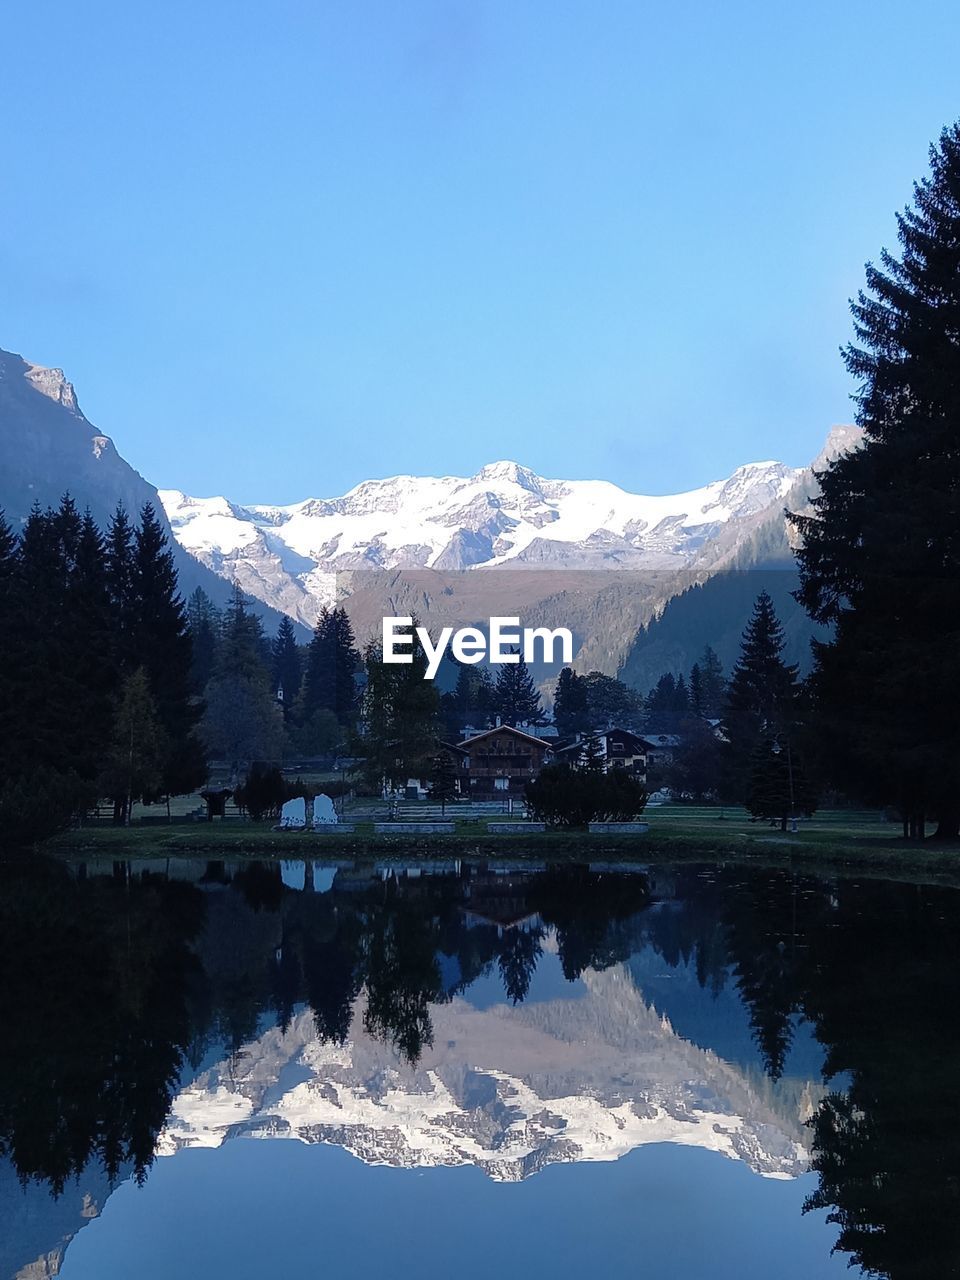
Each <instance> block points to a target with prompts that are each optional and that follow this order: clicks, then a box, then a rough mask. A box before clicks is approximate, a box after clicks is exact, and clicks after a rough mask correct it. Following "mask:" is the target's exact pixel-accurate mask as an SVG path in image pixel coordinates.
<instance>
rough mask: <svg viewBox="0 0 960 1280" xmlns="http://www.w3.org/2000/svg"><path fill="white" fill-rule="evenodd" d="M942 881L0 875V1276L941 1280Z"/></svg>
mask: <svg viewBox="0 0 960 1280" xmlns="http://www.w3.org/2000/svg"><path fill="white" fill-rule="evenodd" d="M958 925H960V893H958V892H956V891H954V890H951V889H946V888H940V887H931V886H917V885H906V884H895V883H886V882H880V881H866V880H865V881H862V882H859V883H857V882H852V881H839V882H833V881H830V882H828V881H818V880H814V879H811V878H809V877H803V876H797V875H793V874H791V873H788V872H770V871H744V870H743V869H739V868H738V869H730V868H727V869H724V868H721V867H716V866H702V867H698V866H689V865H684V866H678V867H662V866H657V867H651V868H644V867H634V868H604V867H601V866H593V867H589V866H564V867H554V868H548V867H542V868H535V867H532V866H531V865H530V864H529V863H527V864H523V863H513V864H511V863H510V861H509V860H506V859H505V860H503V861H502V862H498V863H489V862H488V863H483V864H469V863H459V862H458V863H452V862H451V863H449V864H443V865H441V864H437V863H432V864H424V865H421V866H416V865H406V866H401V865H390V866H386V865H382V866H381V865H378V864H376V863H374V862H372V861H371V862H364V863H356V862H353V861H342V862H339V863H338V862H335V861H334V860H331V861H328V862H315V863H306V864H305V863H303V862H285V863H278V862H250V861H239V860H238V861H236V862H234V863H231V862H204V861H190V860H171V861H169V862H168V861H166V860H158V861H156V862H151V861H143V860H137V861H133V862H129V863H128V862H123V861H119V862H107V861H104V862H87V863H85V864H71V865H64V864H59V863H52V862H50V863H48V862H40V863H35V864H31V865H28V866H26V867H24V866H14V865H7V866H4V865H2V864H0V963H2V975H3V988H2V994H0V1025H2V1026H3V1027H4V1029H5V1036H4V1041H5V1044H4V1052H3V1054H2V1055H0V1280H12V1278H13V1277H17V1278H18V1280H41V1278H43V1277H50V1276H58V1275H59V1276H63V1277H65V1278H66V1280H114V1278H116V1280H120V1278H121V1277H128V1276H133V1275H136V1276H138V1277H142V1278H144V1280H154V1278H155V1280H172V1277H180V1276H203V1277H206V1278H208V1280H217V1278H219V1277H224V1278H226V1277H229V1278H230V1280H248V1278H249V1280H254V1278H255V1277H256V1278H260V1277H267V1276H275V1275H277V1276H286V1275H291V1276H308V1277H312V1276H320V1275H325V1274H328V1273H331V1272H336V1273H337V1274H338V1275H340V1276H344V1277H354V1276H356V1277H360V1276H378V1275H383V1276H395V1275H396V1276H410V1277H438V1278H439V1277H445V1278H446V1277H450V1276H451V1275H457V1276H462V1277H474V1276H476V1277H480V1276H490V1275H494V1274H496V1275H498V1276H500V1277H513V1276H521V1275H524V1276H526V1275H527V1274H529V1273H530V1272H531V1271H532V1270H534V1269H536V1270H538V1271H543V1272H545V1273H546V1274H549V1275H550V1276H551V1277H554V1278H556V1280H565V1278H566V1277H582V1276H585V1275H589V1276H591V1277H598V1278H602V1277H619V1276H635V1275H645V1276H652V1277H659V1278H663V1280H704V1278H706V1277H716V1278H717V1280H724V1278H726V1277H730V1278H731V1280H733V1278H734V1277H737V1278H739V1280H754V1278H755V1280H768V1278H772V1277H783V1278H784V1280H792V1278H793V1277H797V1278H798V1280H799V1278H800V1277H803V1278H804V1280H816V1278H817V1277H830V1276H839V1275H846V1274H849V1272H848V1271H847V1264H848V1262H852V1263H853V1267H854V1274H856V1273H857V1272H858V1271H859V1270H860V1269H864V1270H866V1271H868V1272H869V1273H871V1274H876V1275H881V1276H888V1277H890V1280H906V1278H908V1277H909V1278H913V1277H917V1278H918V1280H919V1278H921V1277H922V1278H926V1277H931V1278H933V1277H949V1276H951V1275H958V1274H960V1262H958V1258H960V1254H958V1249H960V1226H958V1219H960V1201H958V1178H957V1174H958V1150H960V1148H958V1142H960V1102H958V1085H957V1067H958V1065H960V1037H958V1031H957V1021H956V1010H957V1008H958V1007H960V1000H958V996H960V971H958V967H957V963H956V944H957V938H958Z"/></svg>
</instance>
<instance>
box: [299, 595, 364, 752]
mask: <svg viewBox="0 0 960 1280" xmlns="http://www.w3.org/2000/svg"><path fill="white" fill-rule="evenodd" d="M359 664H360V659H359V654H358V652H357V648H356V642H355V640H354V635H353V627H352V626H351V624H350V619H349V617H348V616H347V612H346V610H345V609H344V608H342V607H338V608H335V609H329V608H327V607H326V606H324V608H323V609H321V611H320V617H319V618H318V619H317V625H316V627H315V628H314V631H313V638H312V639H311V641H310V645H309V647H308V649H307V655H306V664H305V670H304V675H303V687H302V691H301V696H300V700H299V703H298V705H297V712H296V714H297V718H298V719H299V721H300V723H301V724H305V723H307V721H308V720H309V719H310V718H311V717H312V716H314V715H315V714H316V713H317V712H318V711H332V712H333V714H334V715H335V716H336V717H337V719H338V721H339V722H340V724H341V725H343V726H344V728H352V726H353V724H354V721H355V720H356V715H357V703H358V695H357V685H356V680H355V676H356V673H357V670H358V668H359Z"/></svg>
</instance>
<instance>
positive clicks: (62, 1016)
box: [0, 863, 203, 1192]
mask: <svg viewBox="0 0 960 1280" xmlns="http://www.w3.org/2000/svg"><path fill="white" fill-rule="evenodd" d="M202 919H203V915H202V901H201V899H200V895H199V894H198V892H197V890H196V889H193V888H189V887H185V886H182V885H167V884H163V883H155V882H150V881H148V882H147V883H145V884H141V885H137V886H128V885H127V884H126V883H125V882H124V881H121V880H114V879H110V878H107V879H104V880H100V881H96V882H90V883H87V884H78V883H76V882H75V881H74V880H72V879H71V878H70V877H69V876H68V875H67V874H66V872H65V871H64V869H63V868H61V867H59V866H56V865H55V864H47V863H39V864H37V865H34V866H33V867H32V868H31V869H30V872H29V874H22V873H21V872H19V871H18V870H17V869H16V868H14V867H11V866H2V867H0V972H2V973H3V982H2V983H0V1026H2V1027H3V1041H4V1045H5V1051H4V1053H3V1054H0V1153H2V1154H4V1155H6V1156H7V1157H9V1159H10V1160H11V1161H12V1163H13V1165H14V1167H15V1169H16V1170H17V1172H18V1173H19V1175H20V1176H21V1177H22V1178H24V1179H27V1178H31V1177H35V1178H39V1179H42V1180H45V1181H47V1182H49V1184H50V1185H51V1187H52V1188H53V1189H54V1191H56V1192H59V1191H60V1190H62V1188H63V1186H64V1185H65V1183H66V1181H67V1180H68V1179H69V1178H71V1177H73V1176H75V1175H76V1174H78V1173H80V1172H81V1170H83V1169H84V1168H85V1166H86V1165H87V1163H88V1162H89V1161H90V1160H91V1159H94V1158H96V1159H99V1160H100V1161H101V1162H102V1164H103V1167H104V1169H105V1171H106V1173H107V1175H108V1177H110V1178H111V1179H113V1178H116V1177H117V1176H118V1175H119V1174H120V1173H121V1171H123V1170H126V1169H129V1168H132V1169H133V1170H134V1172H135V1173H136V1174H137V1175H138V1176H142V1174H143V1172H144V1170H145V1169H146V1167H147V1166H148V1165H149V1163H150V1161H151V1159H152V1157H153V1149H154V1144H155V1142H156V1137H157V1134H158V1133H159V1131H160V1128H161V1127H162V1125H163V1123H164V1120H165V1119H166V1115H167V1110H168V1108H169V1105H170V1101H171V1098H172V1096H173V1092H174V1090H175V1088H176V1085H177V1081H178V1077H179V1071H180V1065H181V1061H182V1057H183V1054H184V1053H185V1051H186V1049H187V1046H188V1045H189V1043H190V1037H191V1025H190V1017H189V1013H188V1005H187V991H188V988H189V986H190V984H191V981H192V980H193V979H194V977H195V974H196V960H195V957H194V955H193V953H192V952H191V950H190V948H189V943H190V941H191V939H193V938H194V937H195V936H196V935H197V933H198V931H199V929H200V927H201V924H202Z"/></svg>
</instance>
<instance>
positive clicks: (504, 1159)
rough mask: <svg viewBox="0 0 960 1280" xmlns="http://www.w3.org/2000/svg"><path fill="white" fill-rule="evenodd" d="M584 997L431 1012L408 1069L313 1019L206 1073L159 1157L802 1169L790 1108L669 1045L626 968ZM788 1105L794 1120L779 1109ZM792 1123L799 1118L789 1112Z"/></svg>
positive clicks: (487, 1168)
mask: <svg viewBox="0 0 960 1280" xmlns="http://www.w3.org/2000/svg"><path fill="white" fill-rule="evenodd" d="M583 981H584V984H585V986H586V994H585V995H584V996H583V997H582V998H579V999H576V1000H571V999H558V1000H552V1001H548V1002H545V1003H533V1004H524V1005H519V1006H516V1007H510V1006H507V1005H495V1006H493V1007H491V1008H487V1009H478V1008H475V1007H474V1006H472V1005H470V1004H469V1003H468V1002H467V1001H465V1000H463V999H460V998H457V999H454V1000H453V1001H452V1002H451V1003H449V1004H444V1005H437V1006H434V1007H433V1008H432V1011H431V1013H432V1018H433V1023H434V1032H435V1034H434V1044H433V1046H432V1047H431V1048H429V1049H428V1050H427V1051H426V1052H425V1054H424V1057H423V1058H422V1059H421V1061H420V1063H419V1064H418V1065H417V1067H415V1068H414V1067H410V1066H408V1065H406V1064H405V1063H403V1062H401V1061H399V1060H398V1059H397V1057H396V1055H395V1054H394V1053H393V1052H392V1051H391V1050H390V1049H388V1048H386V1047H384V1046H383V1045H382V1044H380V1043H379V1042H378V1041H375V1040H373V1039H372V1038H371V1037H369V1036H368V1035H366V1034H365V1033H364V1032H363V1031H362V1030H360V1028H361V1027H362V1012H363V1011H362V1008H360V1009H358V1010H357V1011H356V1013H355V1017H354V1024H353V1025H354V1035H353V1036H352V1038H351V1040H350V1041H349V1042H348V1043H347V1044H345V1045H343V1046H338V1045H332V1044H323V1043H322V1042H321V1041H319V1040H318V1039H317V1035H316V1029H315V1026H314V1021H313V1017H312V1014H311V1013H310V1011H309V1010H307V1011H305V1012H303V1013H301V1014H299V1015H298V1016H297V1017H295V1018H294V1019H293V1021H292V1022H291V1024H290V1026H289V1027H288V1028H287V1030H286V1031H285V1032H284V1031H281V1030H280V1029H279V1028H276V1027H275V1028H272V1029H271V1030H269V1031H267V1032H265V1033H264V1034H263V1035H262V1036H260V1037H259V1038H258V1039H257V1040H254V1041H252V1042H250V1043H248V1044H246V1045H245V1046H244V1047H243V1050H242V1051H241V1052H240V1053H239V1054H237V1055H235V1056H233V1057H231V1058H229V1059H226V1060H224V1061H223V1062H221V1063H219V1064H218V1065H216V1066H214V1067H212V1068H211V1069H210V1070H209V1071H206V1072H205V1073H204V1074H203V1075H201V1076H199V1077H198V1078H197V1079H196V1080H194V1081H193V1082H192V1083H191V1084H190V1085H188V1086H187V1087H186V1088H185V1089H184V1090H183V1091H182V1092H181V1093H180V1094H179V1095H178V1097H177V1098H176V1099H175V1100H174V1103H173V1106H172V1109H171V1112H170V1115H169V1117H168V1120H167V1123H166V1126H165V1128H164V1130H163V1133H162V1134H161V1136H160V1139H159V1142H158V1147H157V1154H158V1155H173V1154H175V1153H176V1152H177V1151H179V1150H181V1149H183V1148H184V1147H197V1146H203V1147H216V1146H220V1145H221V1144H222V1143H223V1142H225V1141H227V1140H229V1139H232V1138H237V1137H248V1138H276V1137H284V1138H299V1139H300V1140H301V1141H303V1142H308V1143H315V1142H323V1143H333V1144H336V1145H337V1146H341V1147H344V1148H345V1149H346V1150H348V1151H350V1152H352V1154H353V1155H355V1156H356V1157H357V1158H358V1159H360V1160H363V1161H364V1162H365V1163H367V1164H389V1165H394V1166H396V1167H400V1168H423V1167H428V1166H437V1165H447V1166H450V1165H465V1164H469V1165H474V1166H476V1167H478V1168H480V1169H482V1170H483V1171H484V1172H485V1173H486V1174H487V1175H488V1176H489V1177H491V1178H493V1179H495V1180H497V1181H501V1182H517V1181H520V1180H522V1179H523V1178H526V1177H529V1176H530V1175H532V1174H534V1173H536V1172H538V1171H539V1170H540V1169H542V1168H544V1167H545V1166H546V1165H548V1164H554V1163H556V1162H558V1161H564V1162H571V1161H595V1160H618V1159H620V1157H622V1156H624V1155H626V1154H627V1153H628V1152H629V1151H632V1150H634V1149H635V1148H636V1147H639V1146H642V1145H645V1144H647V1143H656V1142H671V1143H680V1144H683V1145H686V1146H695V1147H700V1148H703V1149H706V1150H711V1151H715V1152H717V1153H719V1154H720V1155H723V1156H726V1157H727V1158H729V1159H733V1160H741V1161H743V1162H744V1163H745V1164H746V1165H747V1166H748V1167H749V1168H751V1169H752V1170H753V1171H754V1172H756V1173H759V1174H762V1175H764V1176H767V1177H774V1178H789V1177H795V1176H797V1175H798V1174H800V1173H803V1172H805V1170H806V1169H807V1167H808V1156H807V1151H806V1147H805V1143H806V1142H807V1141H808V1137H807V1135H806V1131H805V1129H804V1126H803V1120H804V1119H805V1118H806V1116H807V1114H808V1113H809V1111H810V1110H811V1109H812V1105H813V1102H814V1101H815V1099H814V1097H813V1094H814V1093H816V1086H813V1085H811V1086H810V1090H811V1091H812V1092H809V1094H808V1095H805V1097H804V1099H803V1100H802V1101H801V1103H800V1106H799V1110H798V1108H797V1104H796V1101H794V1102H793V1103H792V1104H789V1103H784V1102H778V1101H777V1100H776V1098H774V1097H772V1096H771V1094H770V1092H769V1089H765V1088H764V1087H762V1086H761V1085H760V1084H759V1083H758V1082H756V1081H753V1080H752V1079H751V1078H750V1077H749V1076H748V1075H747V1074H746V1073H745V1072H744V1071H743V1070H742V1069H740V1068H738V1067H735V1066H732V1065H730V1064H729V1063H726V1062H724V1061H722V1060H721V1059H720V1058H718V1057H717V1056H716V1055H715V1054H714V1053H711V1052H709V1051H707V1050H704V1049H701V1048H699V1047H697V1046H696V1045H693V1044H691V1043H690V1042H689V1041H686V1040H683V1039H681V1037H679V1036H678V1035H677V1034H676V1033H675V1032H674V1031H673V1029H672V1027H671V1026H670V1024H669V1022H667V1021H666V1020H665V1019H663V1018H661V1017H660V1015H659V1014H657V1012H656V1011H655V1010H654V1009H653V1008H651V1007H650V1006H649V1005H648V1004H646V1003H645V1001H644V999H643V997H642V995H641V994H640V993H639V992H638V990H637V988H636V986H635V985H634V983H633V982H632V980H631V978H630V975H629V973H628V972H627V970H626V968H625V967H624V966H622V965H621V966H616V967H614V968H612V969H609V970H606V971H604V972H602V973H599V972H595V971H592V970H587V971H586V972H585V974H584V975H583ZM791 1106H792V1109H791ZM801 1112H802V1114H801Z"/></svg>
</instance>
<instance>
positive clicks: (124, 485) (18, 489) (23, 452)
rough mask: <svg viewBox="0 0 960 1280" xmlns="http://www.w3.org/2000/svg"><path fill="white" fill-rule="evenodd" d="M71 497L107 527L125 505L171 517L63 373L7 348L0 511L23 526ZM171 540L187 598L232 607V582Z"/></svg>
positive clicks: (267, 613)
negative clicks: (202, 594) (201, 595)
mask: <svg viewBox="0 0 960 1280" xmlns="http://www.w3.org/2000/svg"><path fill="white" fill-rule="evenodd" d="M65 493H70V494H71V495H72V497H73V498H74V500H75V501H76V503H77V505H78V506H79V508H80V509H81V510H83V509H84V508H86V507H89V508H90V511H91V513H92V515H93V516H94V518H95V519H96V521H97V523H98V524H99V525H100V526H101V527H105V526H106V524H107V522H108V521H109V519H110V517H111V515H112V514H113V512H114V511H115V509H116V507H117V504H118V503H122V504H123V506H124V507H125V508H126V509H127V511H128V512H130V513H131V515H136V513H137V512H139V510H140V508H141V507H142V506H143V505H144V503H146V502H150V503H152V504H153V506H154V507H155V508H156V510H157V513H158V515H159V516H160V518H161V520H164V521H165V520H166V516H165V514H164V510H163V505H162V503H161V501H160V498H159V496H158V494H157V491H156V489H155V488H154V487H153V485H151V484H149V483H148V482H147V481H146V480H145V479H144V478H143V476H141V475H140V474H139V472H137V471H135V470H134V469H133V467H131V466H130V464H129V463H128V462H126V461H125V460H124V459H123V458H122V457H121V456H120V454H119V453H118V452H117V449H116V447H115V445H114V443H113V441H112V440H111V439H110V437H109V436H107V435H104V434H103V433H102V432H101V431H99V430H97V428H96V427H94V426H93V424H92V423H91V422H89V421H88V420H87V418H86V417H84V415H83V413H82V412H81V410H80V406H79V404H78V403H77V396H76V392H75V391H74V389H73V386H72V385H71V384H70V383H69V382H68V381H67V379H66V377H65V376H64V373H63V370H62V369H47V368H45V367H44V366H42V365H37V364H31V363H30V362H29V361H27V360H24V359H23V357H22V356H18V355H14V354H13V353H12V352H9V351H0V510H2V511H3V512H4V513H5V515H6V517H7V519H8V520H9V522H10V523H11V525H12V526H13V527H14V529H17V528H19V526H20V525H21V524H22V523H23V521H24V520H25V519H26V518H27V516H28V515H29V513H30V508H31V507H32V506H33V504H34V503H35V502H36V503H39V504H40V506H41V507H47V506H56V505H57V503H59V501H60V499H61V498H62V497H63V495H64V494H65ZM169 532H170V531H169V527H168V533H169ZM170 540H171V544H172V546H173V549H174V555H175V558H176V562H177V570H178V572H179V575H180V587H181V591H182V592H183V594H184V595H189V594H190V592H191V591H193V590H194V588H195V587H202V588H203V589H204V591H206V592H207V594H208V595H209V596H210V597H211V598H212V599H214V600H217V601H221V602H225V601H226V600H227V598H228V596H229V593H230V587H229V584H228V583H227V582H225V581H224V579H223V578H222V577H221V576H219V575H217V574H215V573H214V572H212V571H211V569H210V568H209V567H208V566H207V565H205V564H203V563H202V562H201V561H200V560H198V559H197V558H196V557H194V556H193V555H192V554H191V553H190V551H189V549H187V548H184V547H183V546H182V545H181V544H180V543H179V542H178V541H177V540H176V539H175V538H174V537H173V535H172V533H170ZM257 599H258V601H259V602H261V603H259V604H258V611H259V612H261V614H262V616H263V617H264V619H265V622H266V623H267V625H268V627H269V628H270V629H271V630H273V629H275V628H276V626H277V623H278V622H279V615H278V614H277V613H275V611H274V609H273V606H272V604H271V602H270V601H269V600H266V599H264V598H263V596H262V594H258V595H257Z"/></svg>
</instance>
